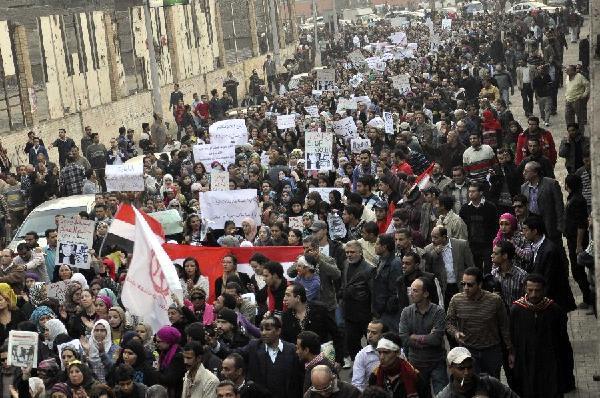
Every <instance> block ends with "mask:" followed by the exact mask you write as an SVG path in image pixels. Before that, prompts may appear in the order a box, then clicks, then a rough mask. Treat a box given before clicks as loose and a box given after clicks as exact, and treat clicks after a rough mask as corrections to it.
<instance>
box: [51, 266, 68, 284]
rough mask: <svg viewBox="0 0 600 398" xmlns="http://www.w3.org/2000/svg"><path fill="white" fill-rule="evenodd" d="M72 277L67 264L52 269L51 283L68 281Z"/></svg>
mask: <svg viewBox="0 0 600 398" xmlns="http://www.w3.org/2000/svg"><path fill="white" fill-rule="evenodd" d="M72 276H73V270H72V269H71V267H69V266H68V265H67V264H62V265H60V266H58V267H54V272H53V273H52V282H60V281H68V280H70V279H71V277H72Z"/></svg>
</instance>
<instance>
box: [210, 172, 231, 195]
mask: <svg viewBox="0 0 600 398" xmlns="http://www.w3.org/2000/svg"><path fill="white" fill-rule="evenodd" d="M210 189H211V191H229V172H227V171H222V170H217V169H214V170H212V171H211V172H210Z"/></svg>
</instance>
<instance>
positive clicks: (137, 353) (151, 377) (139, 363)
mask: <svg viewBox="0 0 600 398" xmlns="http://www.w3.org/2000/svg"><path fill="white" fill-rule="evenodd" d="M146 359H147V358H146V350H145V349H144V346H143V345H142V343H140V342H139V341H137V340H130V341H128V342H127V343H124V344H123V347H122V349H121V352H120V354H119V358H118V359H117V361H116V362H115V365H114V367H113V370H112V372H111V376H110V378H109V384H111V385H112V384H113V383H114V381H115V379H116V377H115V376H116V375H115V371H116V369H117V368H118V366H119V365H121V364H127V365H129V366H131V367H132V368H133V381H134V382H136V383H142V384H144V385H146V386H148V387H150V386H153V385H154V384H156V383H157V382H158V377H159V376H158V372H157V371H156V370H155V369H153V368H152V366H150V364H148V361H147V360H146Z"/></svg>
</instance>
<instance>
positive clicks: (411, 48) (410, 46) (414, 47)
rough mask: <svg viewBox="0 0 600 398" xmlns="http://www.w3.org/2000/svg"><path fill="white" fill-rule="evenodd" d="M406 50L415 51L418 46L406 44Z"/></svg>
mask: <svg viewBox="0 0 600 398" xmlns="http://www.w3.org/2000/svg"><path fill="white" fill-rule="evenodd" d="M406 48H408V49H410V50H416V49H417V48H419V45H418V44H417V43H408V44H407V45H406Z"/></svg>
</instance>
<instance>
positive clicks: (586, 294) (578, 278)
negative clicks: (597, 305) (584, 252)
mask: <svg viewBox="0 0 600 398" xmlns="http://www.w3.org/2000/svg"><path fill="white" fill-rule="evenodd" d="M587 240H588V239H587V234H586V237H585V239H584V241H583V247H584V248H585V247H587V244H588V242H587ZM567 248H568V250H569V262H570V263H571V274H572V275H573V279H575V282H577V285H578V286H579V289H580V290H581V294H582V295H583V302H584V303H587V304H592V303H593V302H592V292H591V289H590V283H589V282H588V278H587V274H586V273H585V267H584V266H582V265H579V264H577V237H576V236H567Z"/></svg>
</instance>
